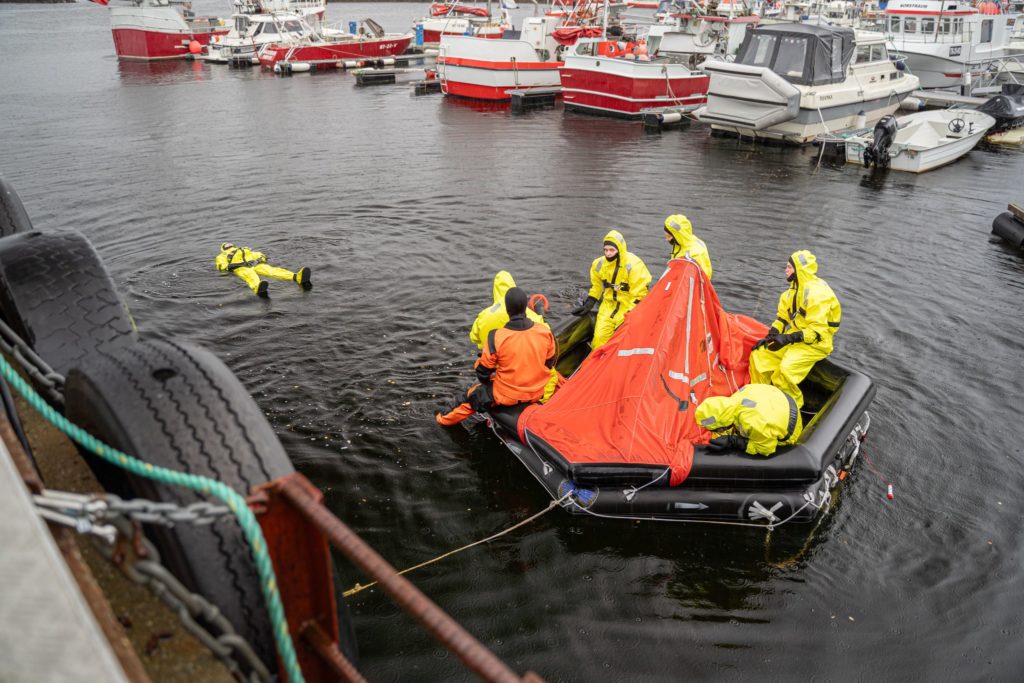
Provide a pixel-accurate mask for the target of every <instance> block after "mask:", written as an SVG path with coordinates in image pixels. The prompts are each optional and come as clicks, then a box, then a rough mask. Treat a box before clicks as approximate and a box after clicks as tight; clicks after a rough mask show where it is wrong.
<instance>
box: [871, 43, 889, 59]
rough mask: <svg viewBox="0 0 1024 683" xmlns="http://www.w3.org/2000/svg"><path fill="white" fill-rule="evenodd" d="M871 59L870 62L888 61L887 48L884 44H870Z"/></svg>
mask: <svg viewBox="0 0 1024 683" xmlns="http://www.w3.org/2000/svg"><path fill="white" fill-rule="evenodd" d="M871 61H872V62H888V61H889V50H887V49H886V47H885V45H882V44H881V43H879V44H877V45H872V46H871Z"/></svg>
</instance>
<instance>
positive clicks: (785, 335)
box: [750, 249, 842, 408]
mask: <svg viewBox="0 0 1024 683" xmlns="http://www.w3.org/2000/svg"><path fill="white" fill-rule="evenodd" d="M817 272H818V261H817V259H815V258H814V254H812V253H811V252H809V251H807V250H806V249H803V250H801V251H795V252H793V255H792V256H790V257H789V262H788V263H787V264H786V280H787V281H788V282H789V289H787V290H786V291H784V292H783V293H782V295H781V296H780V297H779V309H778V318H777V319H776V320H775V321H774V322H773V323H772V325H771V328H770V329H769V330H768V336H766V337H765V338H764V339H761V340H759V341H758V342H757V343H756V344H754V348H753V350H751V352H750V381H751V382H756V383H758V384H774V385H775V386H776V387H778V388H779V389H782V391H784V392H786V393H787V394H789V395H790V396H792V397H793V398H794V399H795V400H796V406H797V408H803V405H804V395H803V392H801V391H800V382H802V381H803V380H804V378H805V377H807V373H808V372H810V371H811V368H813V367H814V364H815V363H817V362H818V361H819V360H821V359H822V358H826V357H827V356H828V355H829V354H830V353H832V338H833V337H834V336H835V334H836V332H838V331H839V320H840V318H841V317H842V307H841V306H840V305H839V299H838V298H836V295H835V292H833V291H832V288H831V287H829V286H828V283H827V282H825V281H824V280H822V279H821V278H819V277H818V276H817Z"/></svg>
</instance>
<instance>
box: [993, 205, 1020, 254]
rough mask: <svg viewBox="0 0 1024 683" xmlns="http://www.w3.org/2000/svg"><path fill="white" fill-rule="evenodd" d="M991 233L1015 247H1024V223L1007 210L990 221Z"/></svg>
mask: <svg viewBox="0 0 1024 683" xmlns="http://www.w3.org/2000/svg"><path fill="white" fill-rule="evenodd" d="M992 234H993V235H996V236H998V237H1001V238H1002V239H1003V240H1004V241H1005V242H1007V243H1008V244H1010V245H1011V246H1013V247H1015V248H1017V249H1024V223H1021V222H1020V221H1019V220H1017V217H1016V216H1014V215H1013V214H1012V213H1010V212H1009V211H1004V212H1003V213H1001V214H999V215H998V216H996V219H995V220H994V221H992Z"/></svg>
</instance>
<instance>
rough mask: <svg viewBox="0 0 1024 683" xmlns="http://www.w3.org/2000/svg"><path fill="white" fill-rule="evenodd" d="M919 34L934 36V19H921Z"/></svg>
mask: <svg viewBox="0 0 1024 683" xmlns="http://www.w3.org/2000/svg"><path fill="white" fill-rule="evenodd" d="M921 33H923V34H924V35H926V36H934V35H935V17H921Z"/></svg>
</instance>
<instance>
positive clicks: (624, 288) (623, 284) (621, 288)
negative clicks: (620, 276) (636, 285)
mask: <svg viewBox="0 0 1024 683" xmlns="http://www.w3.org/2000/svg"><path fill="white" fill-rule="evenodd" d="M619 291H620V292H628V291H629V283H628V282H620V283H619Z"/></svg>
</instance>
